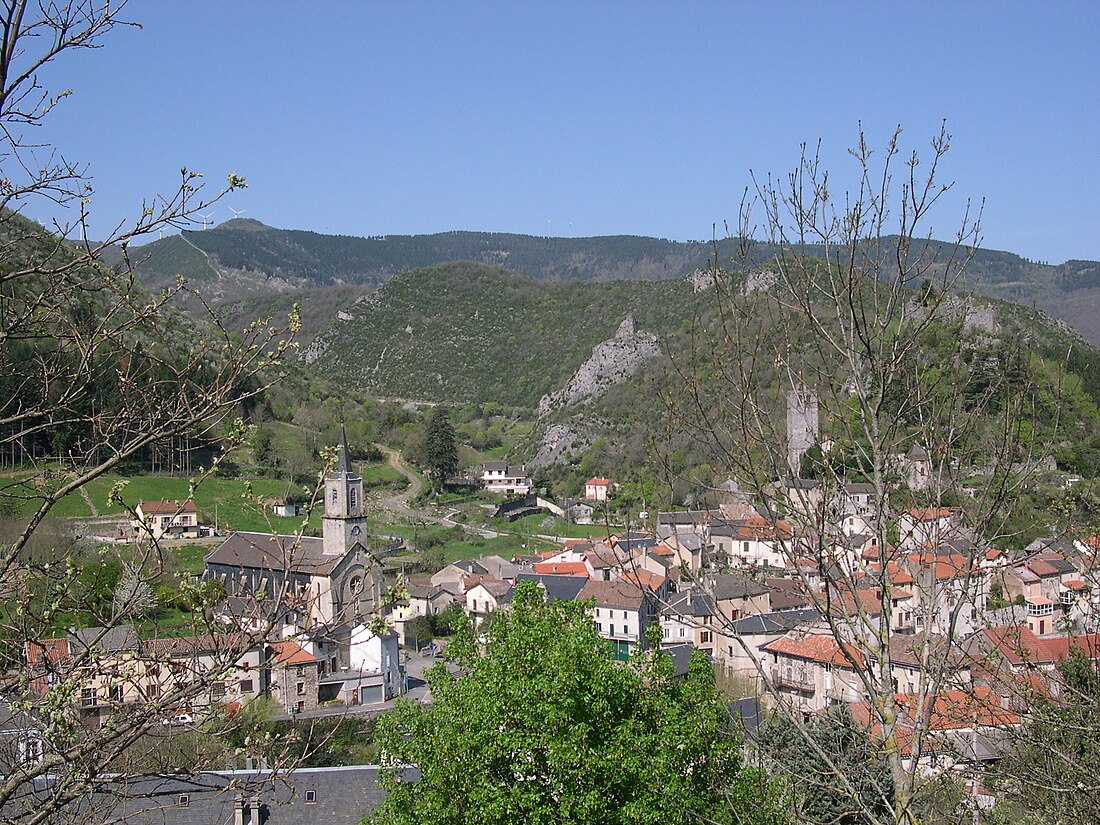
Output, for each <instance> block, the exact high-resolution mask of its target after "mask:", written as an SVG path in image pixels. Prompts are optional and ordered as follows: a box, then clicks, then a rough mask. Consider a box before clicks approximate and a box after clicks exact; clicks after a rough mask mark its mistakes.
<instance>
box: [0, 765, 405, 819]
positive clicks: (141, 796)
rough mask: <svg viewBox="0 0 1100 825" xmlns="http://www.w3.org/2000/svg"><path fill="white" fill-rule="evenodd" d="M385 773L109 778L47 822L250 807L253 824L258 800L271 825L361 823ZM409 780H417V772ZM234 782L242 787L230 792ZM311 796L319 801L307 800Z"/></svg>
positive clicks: (343, 770) (38, 798) (38, 796)
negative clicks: (74, 806) (253, 809)
mask: <svg viewBox="0 0 1100 825" xmlns="http://www.w3.org/2000/svg"><path fill="white" fill-rule="evenodd" d="M378 772H379V768H378V766H377V765H355V766H350V767H340V768H302V769H299V770H294V771H290V772H289V773H280V774H279V775H277V776H273V775H272V773H271V772H270V771H267V770H262V771H218V772H203V773H195V774H174V775H151V776H129V777H127V776H113V777H105V778H104V779H103V780H102V781H101V782H100V783H99V784H98V785H97V789H96V790H95V791H94V792H93V793H92V794H90V795H89V796H87V797H86V798H85V799H83V800H81V801H80V802H79V803H78V806H77V809H76V810H72V809H70V810H66V811H64V812H63V813H60V814H58V815H56V816H55V817H51V818H49V819H47V820H46V821H47V822H48V823H54V824H55V825H61V823H69V822H74V821H85V819H84V817H89V821H91V820H93V819H94V821H96V822H103V823H117V822H125V823H127V825H216V824H217V823H231V822H233V821H234V809H235V808H236V807H237V806H238V805H240V804H241V803H242V802H243V804H244V806H245V815H244V821H245V822H248V821H249V819H250V818H251V814H250V810H249V802H250V799H251V798H252V797H253V796H255V797H256V798H257V800H258V803H259V805H260V811H261V814H260V815H261V821H262V822H263V823H264V825H319V823H324V824H325V825H358V823H359V821H360V820H361V819H362V818H363V817H364V816H367V815H369V814H371V813H373V812H374V811H375V809H377V808H378V806H379V805H381V804H382V802H383V801H384V800H385V791H384V790H383V789H382V788H381V787H380V786H379V784H378ZM408 778H409V779H410V780H413V779H414V778H415V772H413V771H410V775H409V777H408ZM58 781H63V780H62V779H61V777H50V778H47V779H46V780H45V781H44V782H42V783H40V784H38V785H37V786H36V787H32V786H31V785H27V786H25V787H24V788H23V789H21V792H20V793H19V794H18V795H17V797H16V798H14V799H12V800H10V801H9V802H8V803H7V804H6V805H5V806H4V808H3V811H2V814H3V815H4V816H5V817H10V818H16V817H17V816H20V815H23V816H25V815H26V814H25V813H22V814H21V813H20V812H30V811H34V810H38V809H40V807H41V805H42V802H43V801H44V800H45V799H48V798H49V796H50V791H51V789H52V787H54V786H55V783H56V782H58ZM231 784H233V785H235V786H236V787H235V788H233V789H230V785H231ZM307 792H312V799H313V801H311V802H307V801H306V794H307Z"/></svg>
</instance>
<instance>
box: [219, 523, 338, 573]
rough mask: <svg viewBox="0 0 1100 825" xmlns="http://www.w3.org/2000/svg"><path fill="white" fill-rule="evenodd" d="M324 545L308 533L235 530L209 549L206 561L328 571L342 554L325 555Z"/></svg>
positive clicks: (308, 570) (239, 565)
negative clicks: (274, 533) (293, 533)
mask: <svg viewBox="0 0 1100 825" xmlns="http://www.w3.org/2000/svg"><path fill="white" fill-rule="evenodd" d="M296 542H297V543H298V544H297V546H295V543H296ZM324 546H325V545H324V541H323V540H322V539H319V538H313V537H311V536H303V537H301V538H299V537H297V536H273V535H271V534H270V533H243V532H238V533H234V534H233V535H231V536H229V537H228V538H227V539H226V540H225V541H223V542H222V543H221V544H219V545H218V546H217V547H216V548H215V549H214V550H212V551H211V552H210V553H209V554H208V555H207V556H206V563H207V564H223V565H226V566H229V567H246V568H250V569H253V570H290V571H292V572H295V573H307V574H310V575H327V574H329V573H331V572H332V571H333V569H334V568H335V567H336V565H337V564H338V563H339V562H340V560H341V559H342V558H343V557H344V554H340V555H331V556H326V555H325V553H324Z"/></svg>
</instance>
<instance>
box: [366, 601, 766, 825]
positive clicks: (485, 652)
mask: <svg viewBox="0 0 1100 825" xmlns="http://www.w3.org/2000/svg"><path fill="white" fill-rule="evenodd" d="M590 608H591V604H589V603H571V602H553V603H550V604H546V603H545V602H544V601H543V597H542V594H541V592H540V591H539V590H538V588H537V587H535V586H534V585H532V584H521V585H520V586H519V587H517V588H516V591H515V593H514V594H513V597H512V609H511V610H510V611H497V613H495V614H494V616H495V618H496V621H494V622H492V623H490V624H489V626H488V627H487V629H486V630H485V632H484V645H483V646H482V645H480V644H478V643H477V641H475V640H474V638H473V637H472V636H471V635H469V634H463V635H460V636H459V637H457V638H456V639H455V640H454V641H453V642H452V643H451V645H450V646H449V647H448V654H449V655H450V656H451V657H453V658H454V661H455V662H456V663H457V665H458V668H459V672H460V673H459V675H455V674H453V673H452V672H451V671H450V670H448V669H447V668H445V667H443V666H442V665H437V666H436V667H434V668H433V669H432V670H430V671H429V672H428V676H427V678H428V684H429V686H430V688H431V692H432V699H433V702H432V704H431V705H427V706H423V705H419V704H417V703H413V702H403V703H400V704H399V706H398V707H397V708H396V709H395V711H394V713H393V714H390V715H388V716H386V717H383V718H382V719H381V720H380V722H379V739H380V743H381V748H382V752H383V753H385V754H386V755H387V758H388V762H389V764H391V765H395V766H401V765H413V766H415V767H416V769H417V770H418V771H419V779H418V780H417V781H415V782H403V781H401V774H402V768H399V767H395V768H393V769H392V770H390V771H388V772H387V773H386V774H385V775H384V777H383V780H382V781H383V783H384V784H385V786H386V788H387V791H388V796H387V798H386V802H385V803H384V805H383V806H382V807H381V808H380V809H379V810H378V811H377V812H376V816H377V819H376V821H377V822H379V823H387V824H392V825H397V823H418V825H419V824H420V823H423V825H433V824H434V823H452V822H453V823H471V825H480V824H481V823H486V824H487V823H513V822H525V823H551V822H553V823H594V822H599V823H611V824H612V825H613V824H614V823H681V822H751V823H760V824H761V825H763V823H776V822H779V821H782V816H781V814H780V813H779V810H780V808H779V805H778V800H776V798H775V796H774V794H773V793H772V790H771V786H770V785H769V784H768V783H767V781H766V780H764V779H763V777H762V775H761V774H760V773H759V772H758V771H755V770H752V769H746V768H745V767H744V766H743V765H742V762H741V759H740V756H739V743H738V742H737V740H736V739H735V738H733V737H731V736H730V735H728V734H727V733H726V725H727V722H728V716H727V709H726V707H725V705H724V704H723V702H722V700H721V699H720V697H719V696H718V694H717V692H716V691H715V687H714V676H713V671H712V669H711V667H710V665H709V664H708V663H707V662H706V660H705V659H703V658H702V657H701V656H697V657H696V658H694V659H693V660H692V662H691V666H690V670H689V672H688V674H687V676H686V678H684V679H682V680H678V679H676V678H675V677H674V676H673V673H672V666H671V664H670V662H669V660H668V658H667V657H666V656H664V655H662V654H660V653H657V652H648V653H643V654H640V655H639V656H638V657H636V658H635V659H632V660H631V661H630V662H629V663H627V664H617V663H615V662H613V661H612V659H611V655H610V652H609V650H608V649H607V646H606V644H605V643H603V642H602V640H601V639H600V638H599V637H598V636H597V635H596V632H595V629H594V627H593V624H592V620H591V617H590V615H589V609H590Z"/></svg>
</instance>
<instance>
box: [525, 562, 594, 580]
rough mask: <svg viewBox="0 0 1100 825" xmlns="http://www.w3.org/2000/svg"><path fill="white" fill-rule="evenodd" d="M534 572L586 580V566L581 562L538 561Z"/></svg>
mask: <svg viewBox="0 0 1100 825" xmlns="http://www.w3.org/2000/svg"><path fill="white" fill-rule="evenodd" d="M535 572H536V573H539V574H542V575H553V576H582V577H584V578H586V579H587V578H588V565H586V564H585V563H584V562H583V561H540V562H537V563H536V564H535Z"/></svg>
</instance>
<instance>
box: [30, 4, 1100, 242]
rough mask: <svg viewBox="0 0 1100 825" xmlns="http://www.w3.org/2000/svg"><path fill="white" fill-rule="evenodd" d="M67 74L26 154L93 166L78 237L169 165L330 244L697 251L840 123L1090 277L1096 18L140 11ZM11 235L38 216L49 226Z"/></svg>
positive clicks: (215, 7)
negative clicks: (484, 240) (668, 246)
mask: <svg viewBox="0 0 1100 825" xmlns="http://www.w3.org/2000/svg"><path fill="white" fill-rule="evenodd" d="M127 14H128V16H129V17H131V18H133V19H135V20H138V21H140V22H141V23H142V24H143V28H142V29H141V30H136V29H135V30H123V31H117V32H115V33H113V34H112V35H111V36H110V38H109V39H108V40H107V41H106V42H105V46H104V48H102V49H100V50H97V51H92V52H82V53H79V54H75V55H69V56H66V57H65V58H64V59H63V62H59V63H58V64H57V65H56V67H55V68H54V69H53V70H52V71H51V73H50V76H49V78H48V79H49V80H50V82H51V83H53V84H54V86H55V87H56V88H65V87H68V88H72V90H73V93H74V94H73V95H72V96H71V97H70V98H68V99H66V100H65V101H64V102H63V104H62V105H61V107H60V108H59V109H58V110H56V111H55V112H54V113H53V114H52V115H51V120H50V122H49V124H48V125H47V126H46V127H44V128H43V129H42V130H41V134H40V135H39V137H40V138H41V139H45V140H48V141H50V142H52V143H54V144H55V145H57V146H58V147H60V148H61V149H62V150H63V151H64V152H65V154H66V155H67V156H69V157H71V158H78V159H80V160H82V161H85V162H87V163H88V164H89V166H90V170H91V173H92V175H93V177H94V185H95V188H96V196H95V199H94V200H93V223H92V234H96V235H99V234H102V233H104V232H106V231H107V229H108V227H109V226H110V225H113V224H114V223H115V222H116V221H118V220H121V219H123V218H124V217H125V216H126V215H132V214H133V213H134V212H135V210H136V209H137V208H138V206H139V205H140V202H141V199H142V198H143V197H148V196H150V195H152V194H155V193H157V192H163V191H167V190H169V189H170V188H171V187H172V185H173V183H174V181H175V178H176V176H177V174H178V170H179V168H180V167H181V166H183V165H186V166H188V167H190V168H193V169H197V170H201V171H202V172H204V173H205V174H206V175H207V176H208V178H209V179H210V180H211V182H212V183H216V182H218V181H222V180H224V178H225V175H226V174H227V173H228V172H231V171H232V172H237V173H239V174H243V175H245V176H246V177H247V179H248V181H249V188H248V189H247V190H246V191H244V192H241V193H239V194H236V195H234V196H233V197H232V198H231V200H229V201H228V202H226V203H225V205H218V206H217V207H215V209H214V221H215V222H218V223H220V222H221V221H223V220H227V219H228V218H229V217H231V216H230V213H229V209H228V207H229V206H232V207H233V208H235V209H238V210H244V211H245V215H246V216H247V217H254V218H257V219H259V220H262V221H264V222H265V223H267V224H270V225H272V226H279V227H285V228H301V229H311V230H315V231H319V232H332V233H341V234H349V235H379V234H414V233H423V232H437V231H445V230H451V229H472V230H486V231H502V232H522V233H530V234H539V235H578V236H582V235H605V234H639V235H653V236H657V237H665V238H673V239H677V240H686V239H705V238H709V237H710V235H711V231H712V226H713V225H715V224H717V225H718V227H719V232H721V231H722V230H721V226H722V223H723V222H724V221H731V222H733V221H735V220H736V216H737V208H738V204H739V202H740V200H741V194H742V192H743V190H744V189H745V187H746V186H747V185H749V184H750V175H749V172H750V170H753V171H755V172H756V173H758V174H765V173H767V172H774V173H784V172H786V171H789V169H790V168H791V167H792V166H793V165H794V164H795V163H796V162H797V159H798V155H799V146H800V144H801V143H802V142H803V141H809V142H811V143H816V142H817V141H818V140H819V139H820V141H821V144H822V157H823V159H824V162H825V164H826V165H827V166H828V167H829V168H830V169H831V171H832V177H833V180H834V184H833V187H834V190H835V191H839V190H840V189H842V188H844V187H845V186H846V185H851V184H852V183H853V181H854V178H853V177H852V175H853V173H854V166H853V163H852V161H851V159H850V158H849V157H848V155H847V152H846V150H847V148H848V147H849V146H851V145H853V144H854V142H855V140H856V135H857V128H858V124H859V123H862V124H863V127H864V129H865V131H866V133H867V135H868V137H869V139H870V141H871V142H872V144H875V145H882V144H883V143H884V142H885V140H886V139H887V138H888V136H889V134H890V132H891V131H892V130H893V128H894V127H895V126H897V125H898V124H900V125H902V127H903V129H904V132H903V145H904V146H906V147H907V148H908V149H913V148H915V149H917V150H918V151H920V152H922V153H924V154H927V148H928V144H929V140H930V138H931V137H932V135H933V134H934V133H935V132H937V131H938V129H939V125H940V122H941V120H943V119H944V118H946V119H947V123H948V130H949V131H950V132H951V134H952V135H953V144H952V149H951V152H950V153H949V155H948V156H947V158H946V159H945V161H944V164H943V166H942V179H944V180H953V181H954V182H955V186H954V189H953V190H952V192H951V193H950V195H949V196H948V197H947V198H946V199H945V200H944V201H943V203H942V204H941V205H940V206H939V207H938V208H937V210H936V212H935V213H934V215H933V217H932V222H931V225H930V228H931V231H932V232H933V234H934V235H936V236H937V237H950V236H951V235H952V234H953V231H954V229H955V225H956V222H957V220H958V218H959V216H960V215H961V213H962V209H963V208H964V205H965V202H966V198H967V197H969V198H972V199H974V200H975V201H980V200H982V199H983V198H984V199H985V204H986V205H985V214H984V219H983V233H982V234H983V246H985V247H986V248H990V249H1007V250H1010V251H1013V252H1017V253H1019V254H1021V255H1024V256H1026V257H1029V258H1032V259H1037V260H1046V261H1050V262H1061V261H1063V260H1065V259H1067V258H1087V259H1094V260H1098V259H1100V208H1098V207H1100V163H1098V155H1100V152H1098V149H1100V137H1098V136H1100V105H1098V101H1100V88H1098V87H1100V49H1097V48H1096V46H1095V35H1096V32H1097V31H1098V30H1100V4H1098V3H1049V4H1046V3H1044V4H1035V3H1023V2H998V3H992V2H990V3H928V2H921V3H909V4H905V5H903V4H901V3H890V4H882V3H854V2H850V3H849V2H846V3H839V2H837V3H810V2H805V3H793V2H792V3H774V4H773V3H753V4H734V3H708V2H702V3H661V4H656V3H645V2H630V3H626V2H623V3H598V2H597V3H588V2H585V3H572V2H554V3H549V2H546V3H536V2H521V3H514V2H499V3H496V2H478V3H473V2H447V3H444V2H436V3H352V2H316V3H288V2H263V3H261V2H205V0H187V2H171V3H169V2H160V0H132V2H131V3H130V5H129V6H128V7H127ZM28 214H31V215H32V216H36V217H42V216H44V215H45V214H46V210H45V209H44V208H43V207H35V206H31V207H29V208H28Z"/></svg>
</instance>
